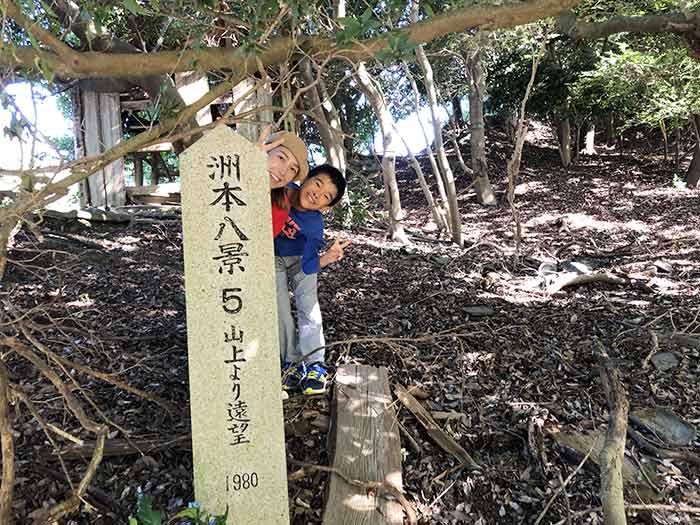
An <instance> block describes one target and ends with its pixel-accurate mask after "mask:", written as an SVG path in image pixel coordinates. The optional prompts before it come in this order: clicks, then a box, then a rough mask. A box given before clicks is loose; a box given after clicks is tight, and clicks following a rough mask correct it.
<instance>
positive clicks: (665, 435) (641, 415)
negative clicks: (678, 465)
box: [630, 408, 697, 447]
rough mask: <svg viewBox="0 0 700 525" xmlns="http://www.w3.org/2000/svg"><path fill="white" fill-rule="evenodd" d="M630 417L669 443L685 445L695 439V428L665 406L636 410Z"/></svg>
mask: <svg viewBox="0 0 700 525" xmlns="http://www.w3.org/2000/svg"><path fill="white" fill-rule="evenodd" d="M630 419H631V420H632V421H633V422H634V423H636V424H637V425H641V426H643V427H645V428H646V429H647V430H649V431H650V432H652V433H653V434H655V435H656V436H657V437H658V438H659V439H661V440H663V441H664V442H665V443H666V444H667V445H670V446H674V447H685V446H688V445H690V444H691V443H692V442H693V441H695V437H696V435H697V432H696V430H695V428H694V427H693V426H692V425H691V424H690V423H687V422H686V421H684V420H683V419H681V418H680V417H679V416H678V415H677V414H675V413H674V412H672V411H671V410H667V409H665V408H644V409H640V410H635V411H634V412H632V413H631V414H630Z"/></svg>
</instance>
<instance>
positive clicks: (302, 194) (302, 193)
mask: <svg viewBox="0 0 700 525" xmlns="http://www.w3.org/2000/svg"><path fill="white" fill-rule="evenodd" d="M336 195H338V188H336V186H335V184H334V183H333V180H332V179H331V178H330V176H329V175H328V174H327V173H321V174H319V175H316V176H315V177H311V178H310V179H306V180H305V181H304V184H302V186H301V188H300V189H299V206H300V207H301V208H302V209H304V210H319V211H325V210H327V209H328V207H329V206H330V203H331V202H332V201H333V199H335V197H336Z"/></svg>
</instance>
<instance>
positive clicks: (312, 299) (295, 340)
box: [275, 256, 326, 363]
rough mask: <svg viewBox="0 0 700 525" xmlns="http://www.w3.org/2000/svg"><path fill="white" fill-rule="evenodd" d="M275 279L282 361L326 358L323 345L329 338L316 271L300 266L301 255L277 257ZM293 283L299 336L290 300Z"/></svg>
mask: <svg viewBox="0 0 700 525" xmlns="http://www.w3.org/2000/svg"><path fill="white" fill-rule="evenodd" d="M275 282H276V285H277V316H278V317H279V338H280V357H281V358H282V361H287V362H289V361H294V362H296V361H302V360H304V361H306V362H309V363H313V362H314V361H320V362H324V357H325V351H324V350H323V347H324V346H325V344H326V342H325V339H324V337H323V319H322V318H321V306H320V305H319V304H318V294H317V290H318V281H317V278H316V274H315V273H314V274H311V275H306V274H305V273H304V272H303V271H302V270H301V257H299V256H288V257H275ZM290 285H291V289H292V292H293V293H294V303H295V304H296V308H297V320H298V326H299V335H298V337H297V331H296V327H295V326H294V318H293V317H292V306H291V303H290V301H289V286H290ZM319 348H320V350H319ZM314 350H316V351H314Z"/></svg>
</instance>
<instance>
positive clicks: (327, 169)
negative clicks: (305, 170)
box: [306, 164, 347, 206]
mask: <svg viewBox="0 0 700 525" xmlns="http://www.w3.org/2000/svg"><path fill="white" fill-rule="evenodd" d="M323 173H325V174H326V175H328V177H330V179H331V182H332V183H333V185H334V186H335V188H336V189H337V190H338V195H336V196H335V199H333V200H332V201H331V202H330V203H329V204H328V206H335V205H336V204H338V203H339V202H340V199H342V198H343V195H344V194H345V187H346V186H347V182H346V181H345V177H343V174H342V173H341V171H340V170H339V169H338V168H336V167H335V166H331V165H330V164H321V165H320V166H316V167H315V168H312V169H311V170H310V171H309V174H308V175H307V176H306V180H309V179H311V178H313V177H317V176H319V175H321V174H323Z"/></svg>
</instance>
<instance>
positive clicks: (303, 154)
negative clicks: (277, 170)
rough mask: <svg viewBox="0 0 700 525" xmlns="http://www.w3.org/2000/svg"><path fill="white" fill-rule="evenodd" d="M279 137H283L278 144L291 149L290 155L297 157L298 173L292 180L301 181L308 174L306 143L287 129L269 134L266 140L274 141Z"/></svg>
mask: <svg viewBox="0 0 700 525" xmlns="http://www.w3.org/2000/svg"><path fill="white" fill-rule="evenodd" d="M280 139H284V142H283V143H282V144H280V146H282V147H285V148H287V149H288V150H289V151H291V152H292V155H294V158H295V159H297V162H298V163H299V174H298V175H297V176H296V177H294V180H295V181H298V182H301V181H303V180H304V179H305V178H306V176H307V175H308V174H309V161H308V160H307V159H308V156H309V152H308V150H307V149H306V145H305V144H304V143H303V142H302V140H301V139H300V138H299V137H298V136H297V135H295V134H294V133H290V132H289V131H278V132H277V133H273V134H272V135H270V138H269V139H267V142H268V143H270V142H275V141H277V140H280Z"/></svg>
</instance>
